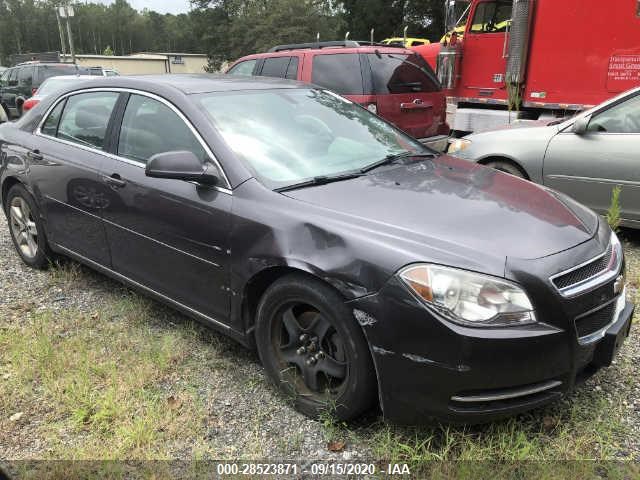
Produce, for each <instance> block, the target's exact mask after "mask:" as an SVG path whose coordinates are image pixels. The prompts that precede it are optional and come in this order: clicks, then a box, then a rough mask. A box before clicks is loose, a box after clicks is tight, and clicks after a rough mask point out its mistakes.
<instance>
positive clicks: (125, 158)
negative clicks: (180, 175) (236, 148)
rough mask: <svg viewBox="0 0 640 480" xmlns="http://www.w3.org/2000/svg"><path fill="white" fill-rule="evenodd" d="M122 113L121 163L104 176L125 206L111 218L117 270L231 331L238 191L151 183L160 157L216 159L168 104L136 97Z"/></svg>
mask: <svg viewBox="0 0 640 480" xmlns="http://www.w3.org/2000/svg"><path fill="white" fill-rule="evenodd" d="M121 110H122V111H121V115H120V119H119V123H120V124H121V126H120V128H119V130H118V131H117V133H116V135H115V137H114V140H113V146H112V153H113V154H114V156H113V158H111V159H110V160H109V161H108V162H105V163H104V164H103V171H102V178H103V180H104V181H105V183H106V184H107V185H109V188H110V189H111V191H112V192H113V194H114V195H117V197H118V199H119V202H117V203H113V204H110V205H108V206H107V207H106V208H105V209H104V210H103V214H104V219H105V226H106V230H107V238H108V241H109V245H110V246H111V252H112V256H111V258H112V264H113V269H114V270H115V271H116V272H118V273H120V274H121V275H123V276H125V277H127V278H129V279H131V280H133V281H135V282H137V283H139V284H141V285H144V286H145V287H147V288H149V289H151V290H153V291H155V292H156V293H158V294H160V295H162V296H164V297H167V298H169V299H171V300H172V301H174V302H177V303H179V304H180V305H182V306H186V307H188V308H189V309H190V310H192V311H195V313H197V314H200V316H204V317H206V319H208V320H210V321H214V323H222V324H225V323H226V319H227V318H228V316H229V308H230V290H229V288H228V285H229V266H230V264H229V255H230V251H229V248H230V247H229V233H230V225H231V213H230V211H231V198H232V197H231V191H230V190H228V189H226V188H214V187H210V186H203V185H199V184H196V183H194V182H187V181H182V180H171V179H161V178H150V177H147V176H146V175H145V165H146V162H147V160H148V159H149V158H150V157H152V156H153V155H155V154H158V153H163V152H169V151H178V150H182V151H184V150H186V151H191V152H193V153H194V154H195V155H196V156H197V157H198V158H200V159H201V160H202V161H203V163H204V162H212V163H215V159H214V158H213V154H212V153H211V151H210V150H209V149H208V147H207V146H206V144H205V143H204V141H203V140H202V139H201V138H200V137H199V135H197V134H196V133H195V129H193V127H192V126H191V124H190V123H188V121H187V120H186V118H185V117H184V116H183V115H182V114H181V113H180V112H179V110H177V109H176V108H175V107H174V106H173V105H171V104H170V103H168V102H167V101H165V100H163V99H161V98H159V97H150V96H147V95H146V94H142V93H140V94H138V93H132V94H130V95H129V96H128V98H127V99H126V105H125V104H123V105H122V108H121ZM222 182H223V184H224V180H222Z"/></svg>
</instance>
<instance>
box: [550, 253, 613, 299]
mask: <svg viewBox="0 0 640 480" xmlns="http://www.w3.org/2000/svg"><path fill="white" fill-rule="evenodd" d="M612 253H613V249H611V248H609V249H608V250H607V252H606V253H605V254H604V256H602V257H600V258H597V259H596V260H594V261H592V262H590V263H587V264H586V265H584V266H582V267H580V268H578V269H576V270H572V271H571V272H568V273H565V274H564V275H560V276H559V277H555V278H554V279H553V284H554V285H555V286H556V288H559V289H562V288H566V287H570V286H571V285H575V284H576V283H580V282H582V281H584V280H587V279H589V278H591V277H595V276H596V275H598V274H599V273H600V272H603V271H605V270H606V269H607V268H608V267H609V262H610V261H611V255H612Z"/></svg>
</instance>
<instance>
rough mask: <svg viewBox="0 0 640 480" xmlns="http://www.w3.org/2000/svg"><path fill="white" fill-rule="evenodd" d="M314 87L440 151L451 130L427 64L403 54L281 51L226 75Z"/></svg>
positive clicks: (329, 47)
mask: <svg viewBox="0 0 640 480" xmlns="http://www.w3.org/2000/svg"><path fill="white" fill-rule="evenodd" d="M227 73H228V74H233V75H261V76H266V77H280V78H288V79H291V80H299V81H302V82H305V83H313V84H316V85H318V86H320V87H324V88H327V89H329V90H333V91H334V92H336V93H339V94H341V95H344V96H345V97H347V98H348V99H350V100H352V101H354V102H357V103H359V104H361V105H363V106H365V107H366V108H368V109H369V110H370V111H372V112H373V113H377V114H378V115H379V116H381V117H382V118H384V119H386V120H388V121H390V122H391V123H393V124H395V125H396V126H397V127H399V128H401V129H402V130H404V131H405V132H407V133H409V134H410V135H412V136H414V137H416V138H418V139H420V140H421V141H423V142H424V143H427V144H429V145H431V146H433V147H435V148H437V149H439V150H442V149H443V148H444V146H446V135H448V134H449V125H447V123H446V120H445V117H446V99H445V95H444V93H443V92H442V89H441V87H440V83H439V82H438V80H437V78H436V76H435V74H434V73H433V70H432V69H431V67H430V66H429V65H428V64H427V62H426V61H425V60H424V59H423V58H422V57H421V56H420V55H418V54H416V52H414V51H412V50H407V49H404V48H397V47H388V46H376V45H363V44H361V43H358V42H355V41H346V42H320V43H303V44H297V45H279V46H277V47H274V48H272V49H271V50H269V52H267V53H258V54H255V55H247V56H246V57H242V58H241V59H239V60H237V61H236V62H235V63H234V64H233V65H231V67H230V68H229V70H228V71H227Z"/></svg>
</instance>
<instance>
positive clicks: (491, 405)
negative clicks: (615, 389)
mask: <svg viewBox="0 0 640 480" xmlns="http://www.w3.org/2000/svg"><path fill="white" fill-rule="evenodd" d="M621 303H622V302H621ZM350 306H351V307H352V308H353V311H354V315H355V317H356V319H358V321H359V322H360V324H361V325H362V328H363V331H364V333H365V335H366V337H367V340H368V341H369V345H370V346H371V351H372V356H373V360H374V364H375V368H376V372H377V375H378V383H379V394H380V400H381V404H382V409H383V412H384V415H385V417H386V418H387V419H389V420H390V421H393V422H394V423H401V424H422V423H429V422H430V421H434V420H437V421H446V422H451V423H482V422H487V421H492V420H495V419H498V418H502V417H505V416H509V415H512V414H515V413H518V412H522V411H526V410H530V409H532V408H535V407H538V406H540V405H543V404H545V403H548V402H550V401H553V400H556V399H558V398H560V397H561V396H562V395H564V394H565V393H566V392H568V391H570V390H571V389H572V388H573V386H574V385H575V384H576V383H577V382H579V381H580V380H582V379H584V378H586V377H588V376H589V375H591V374H592V373H594V372H595V371H596V370H597V369H598V368H600V367H602V366H606V365H608V364H609V363H610V362H611V359H612V358H613V356H614V355H615V353H616V351H617V348H619V346H620V344H621V343H622V341H623V340H624V338H626V335H628V332H629V329H630V325H631V318H632V316H633V312H634V305H633V304H630V303H627V302H626V301H625V302H624V303H623V304H622V308H621V309H619V311H617V312H616V315H617V318H616V319H615V320H614V323H613V324H612V325H610V326H609V327H608V329H607V331H606V333H605V335H604V337H603V338H601V339H599V340H598V341H594V342H592V343H590V344H588V345H581V344H580V343H579V342H578V341H577V336H576V332H575V330H573V329H572V328H559V327H557V326H553V325H550V324H544V323H539V324H535V325H529V326H523V327H511V328H491V329H479V328H468V327H463V326H459V325H456V324H452V323H450V322H447V321H445V320H443V319H439V318H436V316H435V315H433V314H431V313H430V312H429V311H428V310H426V309H425V308H424V307H423V306H422V305H420V304H419V303H418V302H417V301H416V300H415V299H414V298H413V297H412V296H411V295H410V294H409V293H408V292H407V291H406V289H405V287H404V286H403V285H402V284H401V283H400V282H399V281H398V280H396V279H392V280H391V281H390V282H389V283H388V284H387V285H386V286H385V287H384V288H383V289H382V290H381V291H380V292H379V293H378V294H376V295H372V296H368V297H364V298H361V299H358V300H354V301H352V302H350ZM400 323H401V326H400ZM612 345H613V346H612Z"/></svg>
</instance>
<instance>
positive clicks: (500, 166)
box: [484, 160, 526, 178]
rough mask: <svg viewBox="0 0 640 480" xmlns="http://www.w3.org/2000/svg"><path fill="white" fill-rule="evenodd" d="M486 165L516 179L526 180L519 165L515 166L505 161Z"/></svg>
mask: <svg viewBox="0 0 640 480" xmlns="http://www.w3.org/2000/svg"><path fill="white" fill-rule="evenodd" d="M484 165H485V166H486V167H489V168H493V169H495V170H499V171H501V172H505V173H509V174H511V175H513V176H514V177H518V178H526V175H525V174H524V172H523V171H522V170H521V169H520V168H519V167H518V166H517V165H514V164H513V163H511V162H507V161H504V160H495V161H493V162H487V163H485V164H484Z"/></svg>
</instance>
